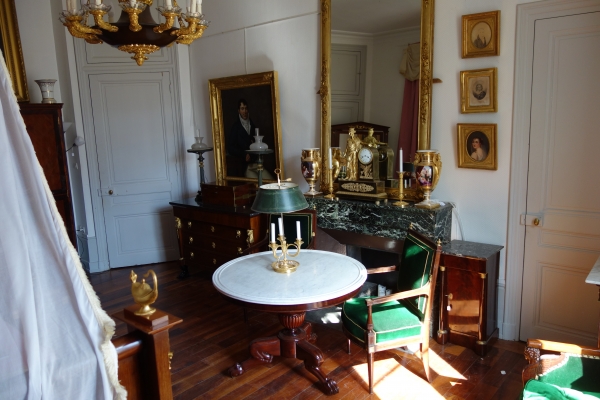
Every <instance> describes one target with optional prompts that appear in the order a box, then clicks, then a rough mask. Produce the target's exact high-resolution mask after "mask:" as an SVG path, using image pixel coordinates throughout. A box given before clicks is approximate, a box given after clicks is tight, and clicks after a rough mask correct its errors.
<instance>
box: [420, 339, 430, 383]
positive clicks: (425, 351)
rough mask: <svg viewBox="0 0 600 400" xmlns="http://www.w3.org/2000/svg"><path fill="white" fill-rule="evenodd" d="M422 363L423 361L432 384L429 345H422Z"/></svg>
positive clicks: (428, 379) (426, 374)
mask: <svg viewBox="0 0 600 400" xmlns="http://www.w3.org/2000/svg"><path fill="white" fill-rule="evenodd" d="M421 361H423V368H424V369H425V376H427V381H428V382H429V383H431V371H430V370H429V343H427V344H425V343H421Z"/></svg>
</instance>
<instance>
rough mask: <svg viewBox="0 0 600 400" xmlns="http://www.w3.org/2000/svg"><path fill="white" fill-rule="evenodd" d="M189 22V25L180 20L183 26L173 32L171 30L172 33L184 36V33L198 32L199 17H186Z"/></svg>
mask: <svg viewBox="0 0 600 400" xmlns="http://www.w3.org/2000/svg"><path fill="white" fill-rule="evenodd" d="M185 20H186V21H187V23H188V25H187V27H186V26H185V25H183V24H181V22H180V26H181V28H179V29H176V30H174V31H173V32H171V35H176V36H182V35H192V34H194V33H196V26H197V25H198V22H200V19H199V18H193V17H191V18H186V19H185Z"/></svg>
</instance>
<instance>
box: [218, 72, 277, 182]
mask: <svg viewBox="0 0 600 400" xmlns="http://www.w3.org/2000/svg"><path fill="white" fill-rule="evenodd" d="M208 86H209V93H210V111H211V117H212V133H213V145H214V149H215V150H214V152H215V153H214V157H215V173H216V183H217V185H227V184H235V182H237V183H240V182H258V177H257V163H256V161H257V157H256V156H255V155H249V156H247V153H246V151H245V150H248V149H249V148H248V144H249V143H250V142H253V141H254V140H255V139H254V136H255V129H256V128H258V129H259V133H260V135H261V136H263V138H262V141H263V142H264V143H266V144H267V145H268V148H269V149H272V150H273V153H271V154H266V155H264V156H263V157H262V160H263V172H262V179H263V182H267V183H268V182H274V181H276V175H275V169H279V173H280V178H282V179H283V178H284V168H283V152H282V143H281V123H280V120H279V89H278V80H277V71H267V72H260V73H256V74H249V75H239V76H230V77H225V78H217V79H211V80H209V82H208ZM240 104H244V107H241V108H240ZM246 112H247V118H243V114H245V113H246ZM246 135H247V136H246ZM248 136H250V138H248Z"/></svg>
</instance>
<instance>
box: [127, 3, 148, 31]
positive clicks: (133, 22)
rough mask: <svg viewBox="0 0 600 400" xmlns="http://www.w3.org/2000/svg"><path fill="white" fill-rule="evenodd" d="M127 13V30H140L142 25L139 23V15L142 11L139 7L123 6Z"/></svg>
mask: <svg viewBox="0 0 600 400" xmlns="http://www.w3.org/2000/svg"><path fill="white" fill-rule="evenodd" d="M123 11H125V12H126V13H127V14H129V30H130V31H132V32H139V31H141V30H142V26H141V25H140V23H139V15H140V13H141V12H142V11H144V10H141V9H139V8H133V7H125V8H123Z"/></svg>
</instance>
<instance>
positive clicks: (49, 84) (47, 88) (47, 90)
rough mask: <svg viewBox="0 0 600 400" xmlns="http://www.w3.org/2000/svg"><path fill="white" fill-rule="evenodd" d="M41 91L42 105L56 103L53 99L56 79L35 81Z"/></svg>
mask: <svg viewBox="0 0 600 400" xmlns="http://www.w3.org/2000/svg"><path fill="white" fill-rule="evenodd" d="M35 82H36V83H37V84H38V85H39V86H40V90H41V91H42V104H50V103H56V100H55V99H54V84H55V83H56V79H37V80H36V81H35Z"/></svg>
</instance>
